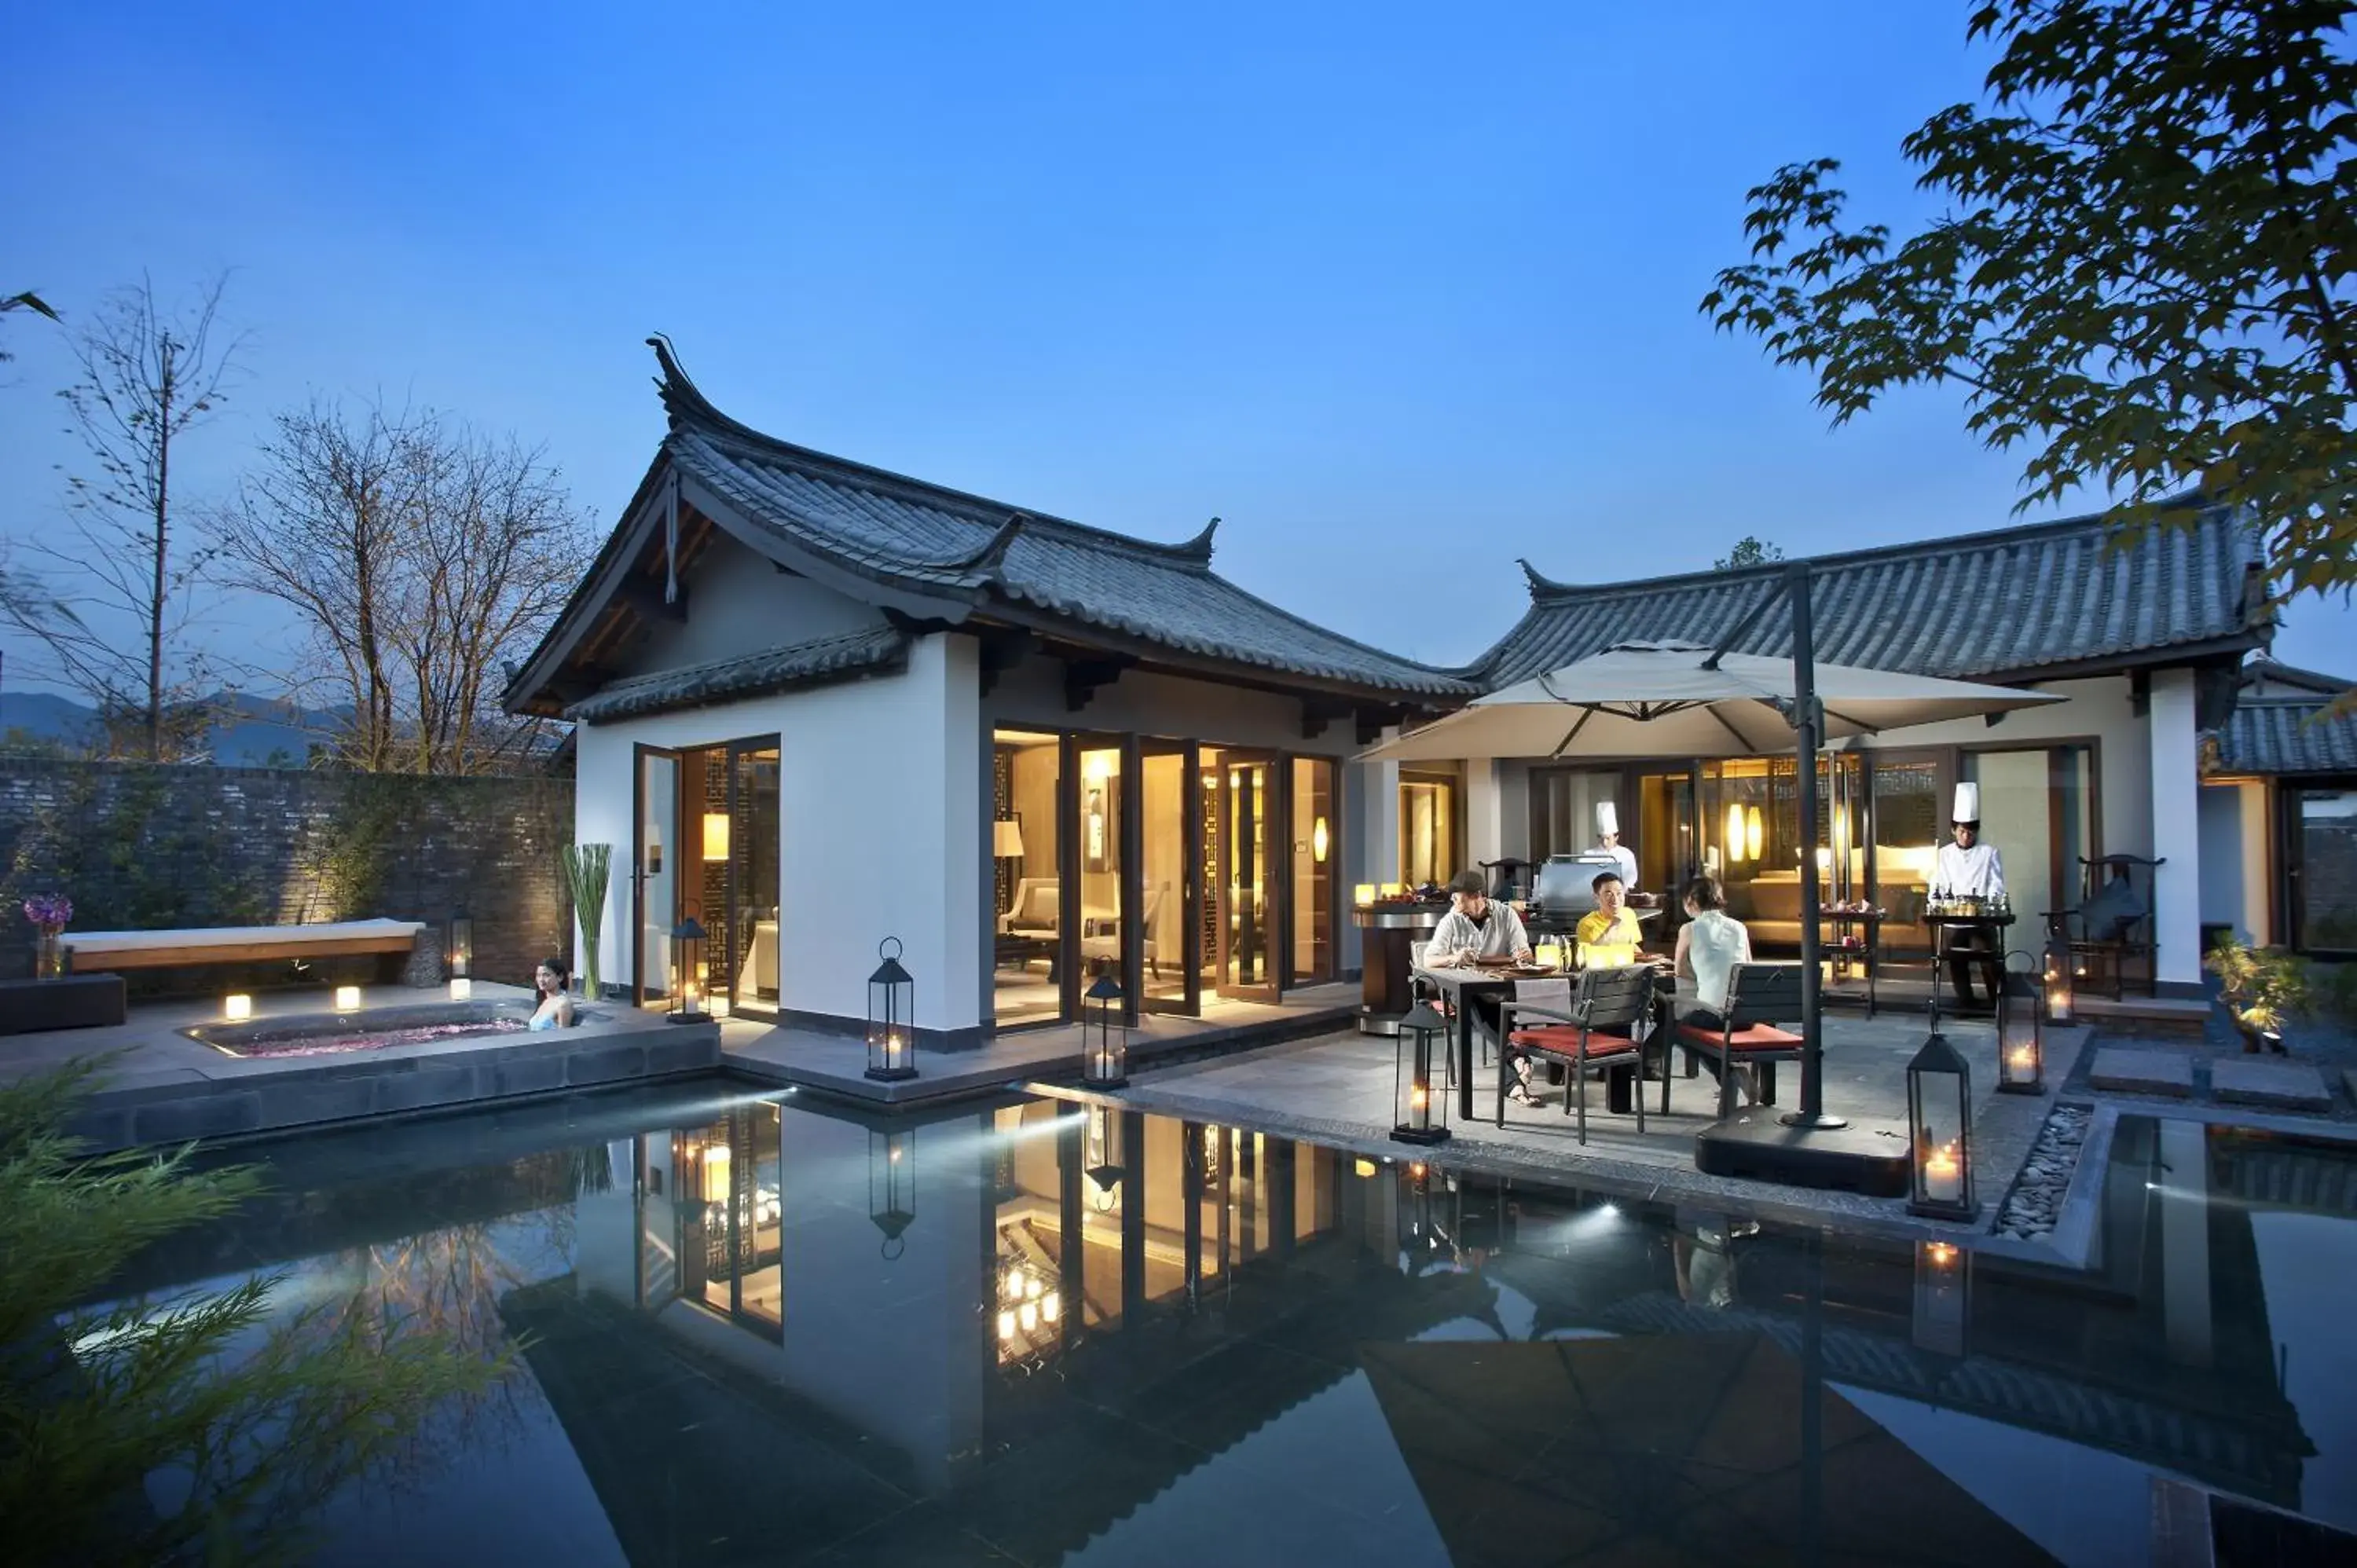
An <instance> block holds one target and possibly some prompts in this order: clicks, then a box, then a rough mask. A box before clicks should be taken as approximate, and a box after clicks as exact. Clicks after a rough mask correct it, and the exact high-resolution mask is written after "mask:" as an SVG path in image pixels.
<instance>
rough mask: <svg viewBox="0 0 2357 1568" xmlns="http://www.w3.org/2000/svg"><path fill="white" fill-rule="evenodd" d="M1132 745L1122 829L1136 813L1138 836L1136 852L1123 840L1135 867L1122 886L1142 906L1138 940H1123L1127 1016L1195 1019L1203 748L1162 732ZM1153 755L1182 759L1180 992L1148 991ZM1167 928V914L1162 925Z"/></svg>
mask: <svg viewBox="0 0 2357 1568" xmlns="http://www.w3.org/2000/svg"><path fill="white" fill-rule="evenodd" d="M1129 745H1130V748H1131V749H1130V750H1129V751H1125V752H1124V754H1123V762H1122V766H1123V767H1124V768H1133V767H1134V768H1135V777H1136V779H1137V786H1136V788H1135V789H1130V790H1128V791H1127V792H1126V799H1125V800H1124V802H1123V812H1122V831H1123V832H1124V833H1125V834H1127V833H1128V832H1130V831H1131V819H1132V817H1133V816H1134V817H1135V823H1136V826H1135V832H1136V841H1135V853H1134V854H1133V853H1131V846H1130V843H1129V841H1128V840H1127V839H1126V838H1125V840H1124V854H1125V855H1127V856H1128V858H1127V860H1126V862H1125V865H1128V866H1130V867H1133V868H1134V871H1133V873H1132V875H1133V878H1134V879H1133V880H1132V882H1131V883H1130V885H1129V886H1126V887H1125V888H1124V889H1123V890H1122V897H1124V898H1125V899H1131V900H1134V901H1135V908H1137V910H1138V919H1137V921H1136V926H1137V931H1136V938H1135V944H1134V945H1133V943H1132V942H1131V941H1130V940H1127V938H1126V935H1125V940H1124V941H1123V943H1122V967H1123V970H1124V972H1125V978H1124V980H1123V981H1122V987H1123V990H1124V991H1125V993H1127V994H1128V996H1129V998H1130V1007H1129V1021H1130V1022H1131V1023H1133V1024H1134V1023H1135V1022H1136V1021H1137V1016H1138V1014H1139V1012H1140V1011H1141V1010H1142V1011H1144V1012H1147V1013H1176V1014H1179V1015H1184V1016H1186V1017H1190V1018H1191V1017H1195V1016H1197V1015H1200V1014H1201V1012H1202V1011H1203V919H1202V908H1203V853H1202V852H1203V779H1202V747H1201V746H1200V745H1198V744H1197V743H1196V742H1194V741H1191V740H1172V739H1170V738H1168V737H1167V736H1130V737H1129ZM1132 752H1134V753H1135V762H1134V763H1133V762H1132V761H1131V755H1132ZM1147 757H1178V758H1179V843H1180V854H1179V911H1178V914H1179V932H1180V941H1179V964H1180V966H1181V970H1182V972H1183V973H1184V975H1185V977H1186V979H1185V991H1184V993H1183V994H1182V995H1180V996H1178V997H1168V996H1149V995H1147V994H1146V918H1145V910H1146V900H1145V895H1146V758H1147ZM1132 802H1135V807H1134V809H1133V806H1132V804H1131V803H1132ZM1163 929H1164V930H1166V931H1168V929H1170V923H1169V918H1168V916H1167V915H1166V916H1165V918H1164V920H1163ZM1159 956H1160V957H1161V959H1162V961H1164V962H1168V961H1169V955H1168V954H1167V953H1166V954H1161V955H1159ZM1133 980H1134V981H1135V984H1133V983H1132V981H1133Z"/></svg>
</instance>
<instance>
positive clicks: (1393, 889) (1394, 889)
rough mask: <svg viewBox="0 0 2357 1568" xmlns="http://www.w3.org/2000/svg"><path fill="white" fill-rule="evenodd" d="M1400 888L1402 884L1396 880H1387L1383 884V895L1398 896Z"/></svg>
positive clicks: (1387, 896)
mask: <svg viewBox="0 0 2357 1568" xmlns="http://www.w3.org/2000/svg"><path fill="white" fill-rule="evenodd" d="M1399 890H1400V885H1399V884H1398V883H1396V882H1386V883H1384V884H1383V897H1386V898H1396V897H1399Z"/></svg>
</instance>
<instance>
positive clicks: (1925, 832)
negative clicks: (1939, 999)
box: [1869, 755, 1948, 954]
mask: <svg viewBox="0 0 2357 1568" xmlns="http://www.w3.org/2000/svg"><path fill="white" fill-rule="evenodd" d="M1869 760H1870V764H1871V766H1872V768H1873V770H1874V782H1873V791H1874V799H1873V812H1872V815H1871V817H1870V818H1869V821H1870V822H1871V823H1872V825H1873V862H1874V870H1873V881H1874V894H1873V897H1874V901H1875V904H1876V905H1877V907H1878V908H1881V909H1882V910H1883V911H1884V912H1885V913H1886V914H1887V915H1888V916H1889V919H1888V920H1886V921H1885V922H1884V924H1883V928H1882V938H1883V942H1884V945H1885V946H1886V947H1887V948H1890V949H1893V950H1907V951H1910V952H1912V953H1916V954H1924V953H1929V952H1930V951H1931V950H1932V947H1931V934H1930V931H1929V930H1928V929H1927V928H1925V927H1924V926H1923V925H1922V924H1921V921H1922V918H1923V904H1924V900H1925V899H1926V898H1927V897H1930V894H1931V891H1932V865H1933V862H1934V861H1935V860H1936V859H1937V858H1938V856H1939V853H1940V841H1941V839H1942V838H1943V836H1945V834H1944V829H1945V827H1946V823H1947V808H1948V803H1947V802H1946V801H1945V800H1942V799H1941V798H1940V765H1939V763H1938V761H1937V760H1936V759H1934V758H1932V757H1882V756H1879V755H1871V756H1870V758H1869Z"/></svg>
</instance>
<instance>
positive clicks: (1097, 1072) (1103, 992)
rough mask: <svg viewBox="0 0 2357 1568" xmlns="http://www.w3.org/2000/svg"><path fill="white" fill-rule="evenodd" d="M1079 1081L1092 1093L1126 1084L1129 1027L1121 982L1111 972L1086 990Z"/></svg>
mask: <svg viewBox="0 0 2357 1568" xmlns="http://www.w3.org/2000/svg"><path fill="white" fill-rule="evenodd" d="M1081 1081H1082V1082H1083V1083H1085V1084H1087V1085H1088V1086H1089V1087H1090V1088H1091V1089H1119V1088H1120V1087H1121V1086H1122V1085H1123V1084H1125V1083H1127V1082H1128V1081H1129V1023H1128V1020H1127V1017H1126V1016H1125V1014H1124V1013H1123V1011H1122V998H1121V982H1120V981H1118V980H1115V979H1114V977H1113V972H1112V971H1111V970H1107V971H1106V972H1103V973H1102V974H1100V975H1098V976H1097V977H1096V979H1095V981H1094V982H1093V983H1091V984H1090V986H1089V989H1088V1015H1087V1016H1086V1017H1084V1018H1082V1021H1081Z"/></svg>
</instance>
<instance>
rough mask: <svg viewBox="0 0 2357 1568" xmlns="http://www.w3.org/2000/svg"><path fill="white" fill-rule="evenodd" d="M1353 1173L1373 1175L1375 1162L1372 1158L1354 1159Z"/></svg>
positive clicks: (1352, 1164)
mask: <svg viewBox="0 0 2357 1568" xmlns="http://www.w3.org/2000/svg"><path fill="white" fill-rule="evenodd" d="M1374 1174H1375V1162H1374V1161H1372V1160H1353V1161H1351V1175H1352V1176H1372V1175H1374Z"/></svg>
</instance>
